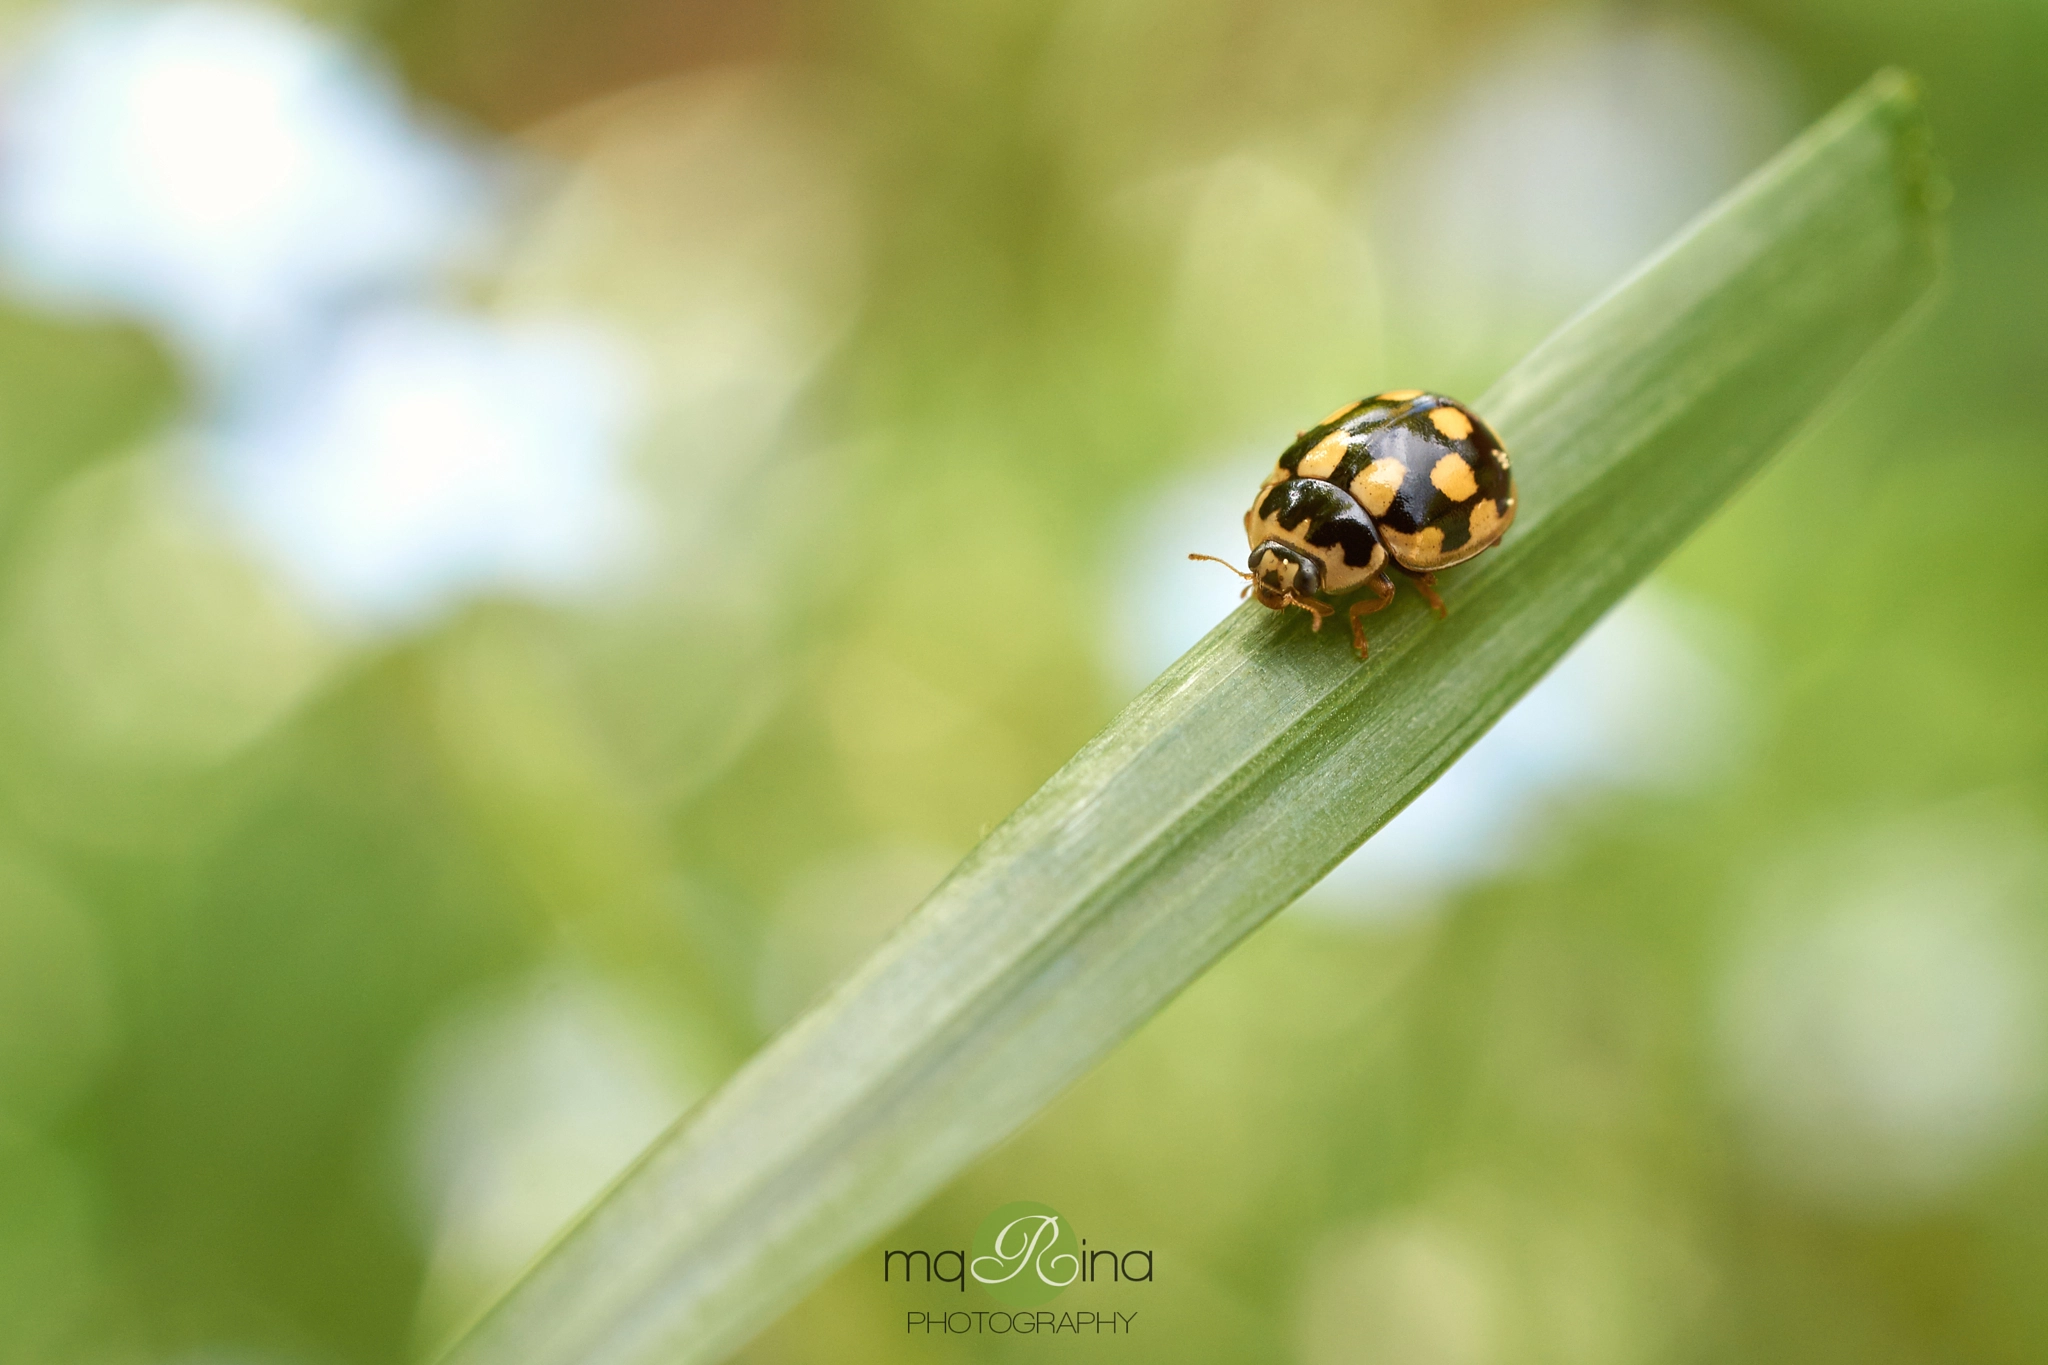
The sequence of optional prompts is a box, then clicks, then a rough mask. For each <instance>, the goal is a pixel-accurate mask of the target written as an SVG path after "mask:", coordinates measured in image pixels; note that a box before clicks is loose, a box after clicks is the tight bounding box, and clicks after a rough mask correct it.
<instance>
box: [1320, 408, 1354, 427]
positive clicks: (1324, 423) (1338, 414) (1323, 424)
mask: <svg viewBox="0 0 2048 1365" xmlns="http://www.w3.org/2000/svg"><path fill="white" fill-rule="evenodd" d="M1357 406H1358V404H1356V403H1346V404H1345V405H1344V406H1343V407H1341V408H1338V409H1337V410H1336V411H1335V412H1332V413H1331V414H1330V415H1329V416H1328V417H1325V418H1324V419H1323V420H1322V421H1320V422H1318V423H1316V425H1317V426H1319V427H1326V426H1328V425H1330V423H1332V422H1334V421H1336V420H1337V419H1338V418H1339V417H1342V416H1343V415H1344V414H1345V413H1347V412H1349V411H1351V410H1352V409H1353V408H1355V407H1357Z"/></svg>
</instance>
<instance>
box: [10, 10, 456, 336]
mask: <svg viewBox="0 0 2048 1365" xmlns="http://www.w3.org/2000/svg"><path fill="white" fill-rule="evenodd" d="M4 153H5V154H4V156H0V255H4V258H5V260H6V262H7V264H8V266H9V267H10V268H11V272H12V274H13V275H14V277H15V278H16V280H17V281H18V282H19V284H20V286H21V287H22V288H23V289H24V290H25V291H26V292H28V293H29V294H30V295H31V296H34V297H39V298H41V299H43V300H45V301H48V302H53V303H58V304H63V305H68V306H71V307H75V308H85V309H89V310H93V311H111V312H116V313H124V314H128V315H131V316H134V317H137V318H139V319H141V320H143V321H146V322H149V323H152V324H154V325H156V326H158V327H160V328H162V329H163V330H164V331H165V332H166V333H168V334H169V335H170V336H171V337H172V338H173V339H174V340H176V341H177V342H178V343H179V344H180V345H181V346H182V347H183V348H184V349H186V350H187V351H188V352H189V353H191V354H193V355H194V356H195V357H196V358H197V359H199V360H200V361H201V362H202V364H204V365H205V366H207V367H208V368H209V369H211V370H213V371H215V372H219V371H221V370H222V369H223V367H231V366H233V365H235V364H246V363H249V362H251V361H254V360H258V359H260V358H261V352H262V350H263V349H264V348H266V347H269V346H273V345H275V344H277V343H278V342H279V341H280V340H281V339H289V338H290V336H291V335H292V334H293V333H295V332H296V331H297V330H298V329H300V328H302V327H304V326H305V325H306V324H307V323H308V321H309V320H310V319H311V317H312V315H314V314H317V313H318V312H319V311H320V310H322V309H325V308H329V307H333V306H336V305H338V304H340V303H343V302H345V301H346V300H347V299H349V298H350V297H351V296H354V295H356V294H359V293H361V292H362V291H364V290H366V289H370V288H375V287H391V286H394V285H404V284H407V283H410V282H415V281H417V280H419V279H421V278H422V277H424V276H426V275H429V274H431V273H432V272H434V271H436V270H438V269H440V268H442V267H445V266H446V265H448V264H450V263H451V262H452V261H454V260H455V259H457V258H458V257H460V256H461V255H462V254H463V253H464V252H465V251H467V250H472V249H474V248H475V247H476V246H477V245H478V244H479V243H480V242H481V241H482V240H483V238H484V237H485V236H486V234H487V230H488V228H489V225H490V220H491V216H492V210H493V207H494V205H493V203H492V200H493V198H494V197H495V196H494V194H493V192H492V187H491V183H490V182H491V176H490V175H489V173H488V172H487V171H486V169H485V168H484V166H483V165H482V163H481V162H480V161H479V160H478V158H477V157H476V156H475V154H474V153H472V152H471V151H469V150H467V149H464V148H462V147H460V146H458V145H457V143H456V142H455V141H454V140H453V139H452V138H450V137H449V136H447V135H446V134H444V133H442V132H440V131H438V130H435V129H431V128H429V127H427V126H425V125H423V124H422V123H421V122H420V121H419V120H418V119H417V118H416V117H415V116H414V115H413V113H412V112H411V111H410V110H409V109H408V107H407V105H406V103H405V100H404V97H403V95H402V94H401V92H400V91H399V90H398V88H397V86H396V85H395V84H394V83H393V82H392V81H391V80H390V78H389V77H388V76H387V75H386V74H385V73H384V72H382V71H381V70H380V69H379V68H377V67H376V66H375V65H374V64H373V63H372V62H371V61H370V60H369V59H368V58H366V57H364V56H362V55H360V54H358V53H356V52H355V51H354V50H352V49H351V48H349V47H348V46H346V45H345V44H344V43H343V42H342V41H340V40H339V39H338V38H336V37H334V36H333V35H331V34H328V33H326V32H324V31H323V30H321V29H318V28H316V27H314V26H312V25H311V24H308V23H306V22H305V21H303V20H301V19H298V18H296V17H294V16H292V15H289V14H286V13H282V12H279V11H275V10H269V9H260V8H256V7H254V6H245V5H235V4H221V3H183V4H173V5H166V6H152V7H141V6H95V7H87V8H82V9H77V10H73V11H70V12H68V13H67V14H65V15H64V16H63V17H62V18H60V19H59V20H58V21H57V22H56V24H55V25H54V27H53V28H52V29H51V30H49V31H48V32H47V33H46V34H45V35H44V36H43V38H42V40H41V42H40V43H38V44H37V45H35V46H34V47H33V48H32V49H31V50H30V51H29V53H28V54H27V56H26V60H25V61H24V63H23V65H22V67H21V68H20V70H19V71H18V72H17V73H16V75H15V78H14V81H13V86H12V89H11V90H10V91H9V93H8V99H7V108H6V120H5V131H4Z"/></svg>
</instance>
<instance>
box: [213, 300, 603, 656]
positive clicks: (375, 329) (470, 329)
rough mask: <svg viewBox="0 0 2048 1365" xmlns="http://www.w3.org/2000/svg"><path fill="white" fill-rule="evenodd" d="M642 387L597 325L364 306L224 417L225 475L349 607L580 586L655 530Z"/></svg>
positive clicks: (291, 562)
mask: <svg viewBox="0 0 2048 1365" xmlns="http://www.w3.org/2000/svg"><path fill="white" fill-rule="evenodd" d="M636 387H637V386H636V382H635V376H634V374H633V370H632V366H631V364H630V361H629V360H628V358H627V357H626V356H625V355H623V354H622V353H621V352H619V351H618V350H617V349H616V348H615V347H614V346H613V345H611V344H610V343H609V341H608V340H607V338H606V337H605V336H604V334H601V333H596V332H593V331H590V330H589V329H586V328H581V327H576V326H571V325H567V324H553V325H550V324H524V325H514V324H505V323H498V322H494V321H490V320H486V319H480V318H475V317H469V316H465V315H462V314H459V313H453V312H447V311H442V310H436V309H426V308H401V309H394V310H388V311H379V312H372V313H367V314H363V315H361V316H358V317H356V318H354V319H352V320H351V321H350V323H349V324H348V325H347V326H346V327H345V328H343V329H341V330H340V331H338V332H337V333H336V335H335V336H334V337H333V338H332V340H331V343H330V345H329V346H328V347H327V348H326V349H324V350H323V351H321V352H320V353H318V354H317V355H316V356H315V357H314V358H313V360H312V362H311V363H310V364H309V365H308V366H307V367H306V368H305V370H304V372H303V373H302V374H300V375H298V376H297V377H296V379H295V381H294V382H291V383H289V384H286V385H284V386H282V387H281V389H280V391H278V392H277V393H275V394H274V395H273V396H272V397H271V399H270V401H269V402H268V403H266V404H264V405H262V406H260V407H258V408H256V409H255V410H253V411H251V412H249V413H248V414H246V415H244V416H242V417H240V418H238V419H234V420H231V421H229V422H228V423H227V424H226V426H225V428H224V429H223V431H222V432H221V435H220V438H219V442H218V449H219V455H218V460H217V468H216V471H215V473H216V482H217V483H218V485H219V486H220V487H221V489H222V490H223V492H224V495H225V496H226V497H227V499H228V500H229V503H230V506H231V509H232V510H233V512H234V513H235V514H236V517H237V520H238V521H239V522H240V523H241V524H242V525H243V526H245V527H246V528H247V529H248V532H249V534H250V536H251V537H252V539H253V541H254V542H255V544H256V545H257V547H258V548H259V550H260V551H261V552H262V553H263V554H264V556H265V557H266V558H268V559H269V560H270V561H271V562H272V563H273V564H274V565H275V566H276V567H277V569H278V570H279V571H280V572H282V573H283V574H284V575H285V577H286V578H287V579H289V580H290V581H292V582H293V583H294V584H296V585H297V586H298V587H299V588H300V589H302V590H303V591H304V592H305V593H306V594H307V595H308V596H309V597H310V598H311V599H312V600H313V601H314V602H315V603H317V604H318V605H319V606H321V607H322V608H325V609H326V610H327V611H328V612H329V613H330V614H332V615H334V616H337V617H339V618H342V619H343V620H344V621H346V622H349V623H359V624H365V625H369V626H394V625H405V624H409V623H413V622H416V621H419V620H421V619H424V618H426V617H429V616H431V615H433V614H435V613H436V612H439V611H441V610H443V609H444V608H446V607H447V606H449V605H450V604H451V603H453V602H455V601H457V600H460V599H462V598H464V597H468V596H473V595H477V594H480V593H487V592H490V591H493V590H502V591H509V592H518V593H524V594H531V595H538V596H543V597H549V596H557V597H558V596H563V595H569V594H575V593H578V592H581V591H586V590H588V589H590V588H592V587H593V586H596V585H598V584H600V583H601V582H602V581H603V580H604V579H605V577H606V576H607V574H608V573H609V572H611V571H613V570H615V569H616V568H618V567H619V565H620V564H621V563H622V562H623V560H624V559H625V558H626V557H627V556H628V555H629V554H630V552H631V548H632V545H633V542H634V540H635V538H636V536H637V535H638V533H639V531H640V520H639V511H640V509H639V506H638V504H637V503H636V501H635V500H634V498H633V497H632V495H631V491H630V489H629V487H628V486H627V484H626V482H625V478H624V471H623V469H622V462H623V452H624V446H625V443H626V441H627V438H628V436H629V434H630V432H631V429H632V426H633V424H634V418H635V413H636V410H637V406H638V400H637V393H636Z"/></svg>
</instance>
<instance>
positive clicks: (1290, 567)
mask: <svg viewBox="0 0 2048 1365" xmlns="http://www.w3.org/2000/svg"><path fill="white" fill-rule="evenodd" d="M1245 567H1247V568H1249V569H1250V570H1251V571H1252V572H1251V585H1252V596H1253V597H1256V598H1258V599H1259V605H1260V606H1262V607H1271V608H1273V610H1275V611H1278V610H1280V609H1281V608H1282V607H1289V606H1295V605H1299V604H1300V603H1302V602H1303V601H1305V600H1306V599H1308V598H1312V597H1314V596H1315V595H1316V594H1317V593H1319V592H1321V591H1322V590H1323V566H1322V565H1321V564H1319V563H1317V562H1316V560H1315V559H1314V558H1312V557H1311V556H1309V555H1305V554H1303V553H1302V552H1301V551H1299V550H1297V549H1295V548H1294V547H1293V546H1292V545H1283V544H1282V543H1281V542H1279V541H1277V540H1268V541H1263V542H1261V543H1260V544H1259V546H1258V548H1257V549H1255V550H1253V551H1252V557H1251V558H1250V559H1249V560H1247V561H1245ZM1310 610H1314V609H1313V608H1311V609H1310Z"/></svg>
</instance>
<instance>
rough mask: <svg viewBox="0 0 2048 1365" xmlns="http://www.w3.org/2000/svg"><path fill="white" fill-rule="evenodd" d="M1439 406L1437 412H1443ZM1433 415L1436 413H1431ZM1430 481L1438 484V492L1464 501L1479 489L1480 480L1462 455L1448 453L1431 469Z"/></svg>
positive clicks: (1456, 500)
mask: <svg viewBox="0 0 2048 1365" xmlns="http://www.w3.org/2000/svg"><path fill="white" fill-rule="evenodd" d="M1442 411H1443V409H1442V408H1438V409H1437V412H1442ZM1430 415H1431V416H1432V417H1434V416H1435V415H1436V413H1431V414H1430ZM1429 481H1430V482H1431V483H1433V484H1435V485H1436V490H1437V492H1439V493H1441V494H1443V495H1444V496H1445V497H1447V498H1449V499H1450V500H1451V501H1452V502H1463V501H1465V499H1467V498H1469V497H1471V496H1472V495H1473V494H1474V493H1477V492H1478V491H1479V481H1478V480H1477V479H1475V478H1473V477H1472V466H1471V465H1469V464H1466V463H1465V457H1464V456H1462V455H1446V456H1444V457H1443V458H1442V459H1441V460H1438V461H1437V462H1436V468H1434V469H1432V470H1430V471H1429Z"/></svg>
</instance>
